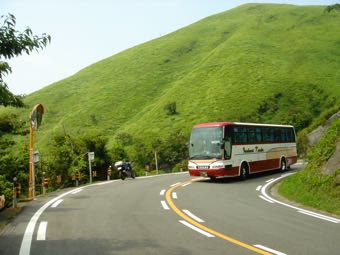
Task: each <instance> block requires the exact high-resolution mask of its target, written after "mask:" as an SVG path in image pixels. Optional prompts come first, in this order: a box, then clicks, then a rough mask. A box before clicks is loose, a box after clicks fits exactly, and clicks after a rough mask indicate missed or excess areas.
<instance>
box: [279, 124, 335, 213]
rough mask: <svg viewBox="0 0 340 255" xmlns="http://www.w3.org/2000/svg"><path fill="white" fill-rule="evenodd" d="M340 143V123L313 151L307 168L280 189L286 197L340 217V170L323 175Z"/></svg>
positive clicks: (333, 170)
mask: <svg viewBox="0 0 340 255" xmlns="http://www.w3.org/2000/svg"><path fill="white" fill-rule="evenodd" d="M339 142H340V119H338V120H337V121H335V122H334V123H333V124H332V125H331V126H330V127H329V128H328V129H327V131H326V133H325V135H324V136H323V138H322V139H321V140H320V142H319V143H318V144H317V145H316V146H315V147H314V148H313V149H312V150H311V151H310V153H309V155H308V161H309V163H308V165H307V167H306V168H305V169H304V170H303V171H301V172H298V173H297V174H295V175H293V176H290V177H288V178H287V179H286V180H284V181H283V182H282V183H281V185H280V186H279V192H280V193H281V194H282V195H284V196H285V197H287V198H289V199H291V200H294V201H297V202H299V203H301V204H304V205H307V206H311V207H314V208H317V209H320V210H323V211H327V212H330V213H334V214H338V215H340V168H339V169H336V168H335V169H331V170H332V171H326V172H325V171H322V169H323V168H324V165H325V164H326V162H327V161H328V160H329V159H330V158H331V157H337V158H338V157H339V153H337V154H336V155H334V153H335V151H336V146H337V144H338V146H339Z"/></svg>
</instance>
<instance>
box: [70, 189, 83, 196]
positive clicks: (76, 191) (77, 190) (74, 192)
mask: <svg viewBox="0 0 340 255" xmlns="http://www.w3.org/2000/svg"><path fill="white" fill-rule="evenodd" d="M81 191H83V189H82V188H79V189H76V190H74V191H73V192H71V194H73V195H74V194H77V193H79V192H81Z"/></svg>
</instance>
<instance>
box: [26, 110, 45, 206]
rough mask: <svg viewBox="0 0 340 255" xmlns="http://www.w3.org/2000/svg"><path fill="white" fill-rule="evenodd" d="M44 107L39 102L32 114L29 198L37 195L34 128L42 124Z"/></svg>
mask: <svg viewBox="0 0 340 255" xmlns="http://www.w3.org/2000/svg"><path fill="white" fill-rule="evenodd" d="M43 114H44V107H43V105H42V104H37V105H35V106H34V107H33V109H32V112H31V115H30V144H29V146H30V147H29V154H30V158H29V179H28V198H29V199H34V196H35V173H34V159H33V130H37V129H38V127H39V126H40V124H41V121H42V116H43Z"/></svg>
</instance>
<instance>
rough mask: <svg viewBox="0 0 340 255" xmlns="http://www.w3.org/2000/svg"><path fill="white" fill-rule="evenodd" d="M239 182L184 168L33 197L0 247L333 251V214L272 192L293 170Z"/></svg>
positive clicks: (336, 223)
mask: <svg viewBox="0 0 340 255" xmlns="http://www.w3.org/2000/svg"><path fill="white" fill-rule="evenodd" d="M298 167H299V166H293V167H292V169H291V170H290V171H288V172H286V173H284V174H282V173H278V172H274V173H269V174H268V173H267V174H261V175H257V176H253V177H251V178H249V179H248V180H246V181H238V180H236V179H222V180H217V181H215V182H212V181H210V180H209V179H201V178H192V177H190V176H188V174H187V173H181V174H172V175H164V176H156V177H148V178H136V179H135V180H132V179H126V180H125V181H121V180H117V181H109V182H101V183H96V184H94V185H89V186H84V187H80V188H77V189H69V190H63V191H62V192H59V193H53V194H52V195H49V196H47V197H40V198H38V200H36V201H34V202H31V203H30V204H29V205H28V206H26V207H25V209H24V210H23V212H22V213H21V214H20V215H19V216H18V217H17V218H16V219H15V220H14V221H13V222H12V223H11V224H9V225H7V226H6V228H5V229H4V230H3V231H2V233H1V234H0V254H1V255H10V254H20V255H28V254H32V255H35V254H49V255H53V254H133V255H135V254H136V255H138V254H145V255H146V254H147V255H150V254H171V255H173V254H195V255H196V254H205V255H206V254H281V255H282V254H299V255H303V254H308V255H310V254H318V255H320V254H327V255H331V254H334V255H338V254H340V242H339V240H340V218H339V217H335V216H329V215H326V214H324V213H322V214H320V213H315V212H311V211H310V210H305V209H299V208H297V207H295V206H291V205H289V204H286V203H282V202H281V201H279V200H277V199H274V198H272V197H271V195H270V192H269V186H270V185H271V184H272V183H273V182H275V181H277V179H278V178H284V176H285V175H287V174H293V173H295V171H296V170H297V169H298Z"/></svg>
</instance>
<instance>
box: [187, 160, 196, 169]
mask: <svg viewBox="0 0 340 255" xmlns="http://www.w3.org/2000/svg"><path fill="white" fill-rule="evenodd" d="M188 169H196V164H194V163H192V162H190V161H189V163H188Z"/></svg>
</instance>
